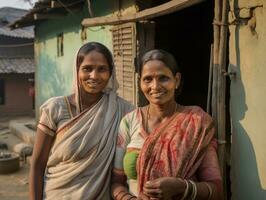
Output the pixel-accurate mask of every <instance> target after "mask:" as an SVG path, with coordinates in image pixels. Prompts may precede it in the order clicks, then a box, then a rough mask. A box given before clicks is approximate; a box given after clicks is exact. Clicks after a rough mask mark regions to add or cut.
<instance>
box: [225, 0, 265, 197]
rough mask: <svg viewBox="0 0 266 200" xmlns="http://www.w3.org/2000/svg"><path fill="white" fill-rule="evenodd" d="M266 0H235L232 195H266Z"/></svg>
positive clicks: (231, 17)
mask: <svg viewBox="0 0 266 200" xmlns="http://www.w3.org/2000/svg"><path fill="white" fill-rule="evenodd" d="M265 6H266V0H231V1H230V13H229V24H230V26H229V30H230V37H229V63H230V64H229V71H234V72H236V74H237V75H236V77H232V78H231V87H230V96H231V99H230V112H231V123H232V152H231V155H232V157H231V163H232V171H231V180H232V199H235V200H239V199H241V200H251V199H254V200H260V199H266V170H265V169H266V148H265V147H266V126H265V123H266V121H265V118H266V117H265V115H266V104H265V99H266V81H265V76H266V55H265V54H266V10H265Z"/></svg>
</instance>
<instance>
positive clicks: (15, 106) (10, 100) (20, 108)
mask: <svg viewBox="0 0 266 200" xmlns="http://www.w3.org/2000/svg"><path fill="white" fill-rule="evenodd" d="M0 78H1V79H3V80H4V81H5V104H4V105H0V116H7V115H29V114H33V109H32V97H30V96H29V88H30V85H31V83H30V82H29V80H28V79H29V78H33V74H32V75H25V74H2V75H0Z"/></svg>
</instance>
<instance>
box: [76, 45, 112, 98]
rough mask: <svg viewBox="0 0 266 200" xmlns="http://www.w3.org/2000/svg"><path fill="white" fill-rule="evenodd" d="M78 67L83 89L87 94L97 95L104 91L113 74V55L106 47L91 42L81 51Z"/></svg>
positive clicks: (78, 57)
mask: <svg viewBox="0 0 266 200" xmlns="http://www.w3.org/2000/svg"><path fill="white" fill-rule="evenodd" d="M76 67H77V74H78V82H79V85H80V86H81V88H82V89H83V90H84V91H85V92H87V93H91V94H97V93H99V92H102V91H103V89H104V88H105V87H106V85H107V84H108V81H109V78H110V76H111V74H112V71H113V67H114V65H113V58H112V54H111V52H110V51H109V50H108V49H107V47H105V46H104V45H102V44H100V43H97V42H89V43H87V44H85V45H83V46H82V47H81V48H80V49H79V51H78V54H77V60H76Z"/></svg>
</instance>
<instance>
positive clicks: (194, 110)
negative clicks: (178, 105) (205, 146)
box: [183, 106, 213, 122]
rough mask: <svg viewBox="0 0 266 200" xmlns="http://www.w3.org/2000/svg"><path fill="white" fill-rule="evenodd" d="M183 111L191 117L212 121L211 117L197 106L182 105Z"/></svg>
mask: <svg viewBox="0 0 266 200" xmlns="http://www.w3.org/2000/svg"><path fill="white" fill-rule="evenodd" d="M183 111H184V113H186V114H187V115H189V116H191V117H192V118H197V119H201V120H203V121H209V122H212V121H213V119H212V117H211V116H210V115H209V114H208V113H207V112H205V111H204V110H203V109H202V108H201V107H199V106H183Z"/></svg>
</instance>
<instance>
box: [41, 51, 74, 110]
mask: <svg viewBox="0 0 266 200" xmlns="http://www.w3.org/2000/svg"><path fill="white" fill-rule="evenodd" d="M58 59H59V58H51V57H50V56H48V55H46V54H42V55H41V57H40V60H39V69H38V75H37V76H38V77H37V79H38V82H37V83H36V84H38V86H37V88H38V89H37V108H39V107H40V105H41V104H42V103H44V102H45V101H46V100H47V99H49V98H51V97H54V96H61V95H68V94H69V93H70V92H71V89H72V71H71V72H70V70H72V68H70V69H69V67H68V66H61V65H59V64H58V62H57V60H58ZM70 65H72V63H71V64H70Z"/></svg>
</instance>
